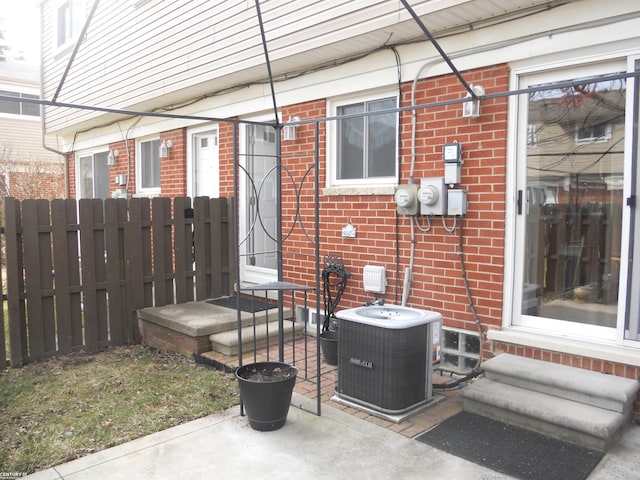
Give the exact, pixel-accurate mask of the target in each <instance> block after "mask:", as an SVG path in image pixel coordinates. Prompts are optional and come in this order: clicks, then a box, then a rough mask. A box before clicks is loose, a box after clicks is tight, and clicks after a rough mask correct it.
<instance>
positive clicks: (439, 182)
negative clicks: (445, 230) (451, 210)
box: [418, 177, 447, 215]
mask: <svg viewBox="0 0 640 480" xmlns="http://www.w3.org/2000/svg"><path fill="white" fill-rule="evenodd" d="M418 201H419V202H420V214H421V215H446V214H447V189H446V186H445V183H444V178H442V177H433V178H423V179H422V180H420V189H419V190H418Z"/></svg>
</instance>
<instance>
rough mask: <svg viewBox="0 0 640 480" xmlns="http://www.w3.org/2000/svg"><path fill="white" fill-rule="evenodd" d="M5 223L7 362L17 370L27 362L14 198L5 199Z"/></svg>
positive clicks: (19, 237)
mask: <svg viewBox="0 0 640 480" xmlns="http://www.w3.org/2000/svg"><path fill="white" fill-rule="evenodd" d="M5 223H6V227H5V231H6V235H7V237H6V246H5V248H6V252H7V304H8V314H9V349H10V360H11V366H12V367H21V366H22V365H23V364H24V363H25V362H26V361H27V359H28V355H27V318H26V311H25V301H24V297H23V296H22V292H24V275H23V274H22V267H23V265H22V220H21V212H20V202H18V200H16V199H15V198H10V197H7V198H5Z"/></svg>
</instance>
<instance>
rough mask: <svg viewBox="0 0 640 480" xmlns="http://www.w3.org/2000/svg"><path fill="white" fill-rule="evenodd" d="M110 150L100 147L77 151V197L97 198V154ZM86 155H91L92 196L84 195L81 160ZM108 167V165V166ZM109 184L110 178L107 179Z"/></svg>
mask: <svg viewBox="0 0 640 480" xmlns="http://www.w3.org/2000/svg"><path fill="white" fill-rule="evenodd" d="M108 152H109V148H108V147H106V146H105V147H99V148H96V149H93V150H84V151H80V152H77V153H76V155H75V160H76V161H75V164H76V166H75V171H76V198H78V199H81V198H96V176H95V175H96V168H95V162H96V159H95V156H96V155H97V154H100V153H108ZM86 157H91V169H92V179H93V180H92V185H91V190H92V191H91V197H86V196H83V195H82V192H81V191H82V177H81V172H82V169H81V165H80V161H81V160H82V159H83V158H86ZM107 168H108V167H107ZM107 185H109V179H107Z"/></svg>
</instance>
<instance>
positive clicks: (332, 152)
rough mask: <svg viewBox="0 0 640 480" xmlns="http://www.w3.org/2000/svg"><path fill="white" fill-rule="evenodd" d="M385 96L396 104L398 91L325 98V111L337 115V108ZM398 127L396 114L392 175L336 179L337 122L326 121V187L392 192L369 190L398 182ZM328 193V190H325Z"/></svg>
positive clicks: (331, 115) (389, 90) (362, 191)
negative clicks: (392, 99)
mask: <svg viewBox="0 0 640 480" xmlns="http://www.w3.org/2000/svg"><path fill="white" fill-rule="evenodd" d="M386 98H395V99H396V105H397V104H398V92H397V91H396V90H391V89H387V90H377V91H375V92H369V93H361V94H358V95H349V96H343V97H339V98H335V99H331V100H327V112H328V114H329V116H330V117H337V115H338V109H339V108H340V107H343V106H347V105H353V104H356V103H364V102H371V101H375V100H383V99H386ZM398 128H400V127H399V117H398V115H397V114H396V140H395V141H396V149H395V150H396V151H395V169H394V171H395V173H394V175H393V176H388V177H377V178H375V177H374V178H361V179H344V180H343V179H338V178H337V176H338V123H337V121H329V122H327V185H326V186H327V187H328V188H335V189H338V192H337V193H339V189H340V188H345V189H353V188H354V187H356V188H358V192H359V193H392V191H393V190H390V191H389V192H386V191H384V192H383V191H380V190H378V191H369V190H371V188H372V187H373V189H374V190H375V189H376V187H390V188H393V187H395V186H396V185H397V184H398V153H397V150H398V149H397V142H398V137H397V134H398ZM325 193H330V192H325Z"/></svg>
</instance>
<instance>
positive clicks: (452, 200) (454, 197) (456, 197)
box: [447, 188, 467, 215]
mask: <svg viewBox="0 0 640 480" xmlns="http://www.w3.org/2000/svg"><path fill="white" fill-rule="evenodd" d="M448 193H449V195H448V199H447V214H448V215H464V214H465V213H467V191H466V190H462V189H459V188H458V189H453V190H449V191H448Z"/></svg>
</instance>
